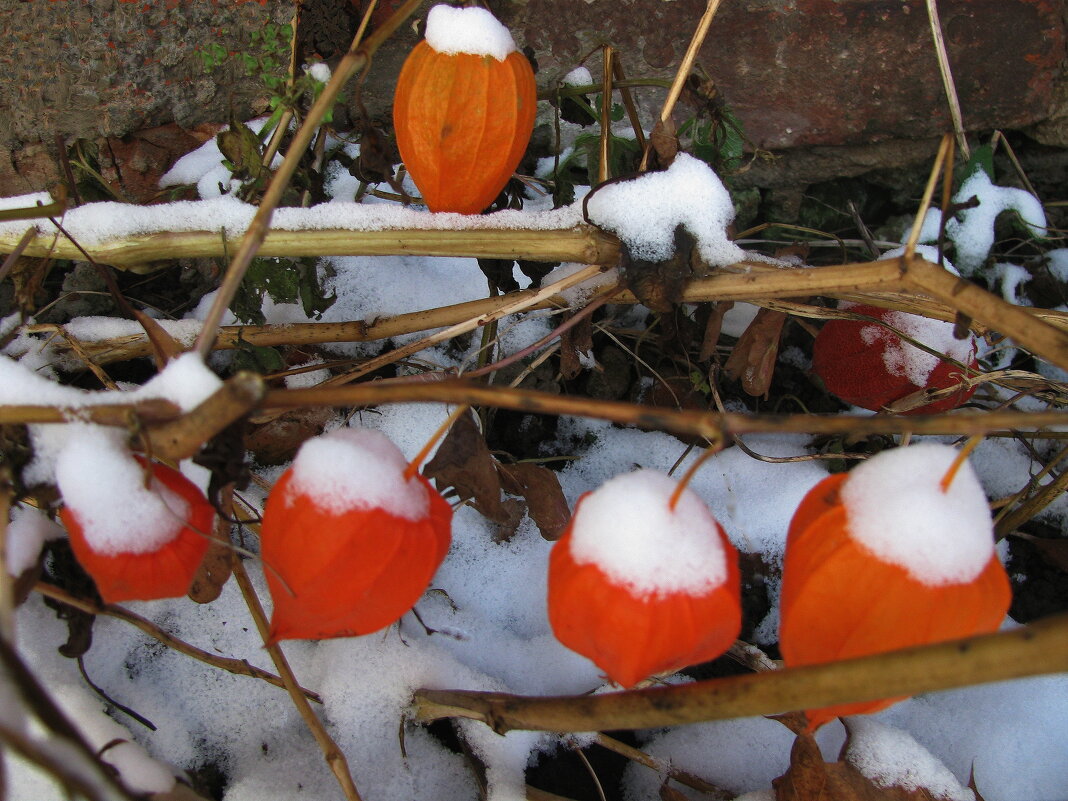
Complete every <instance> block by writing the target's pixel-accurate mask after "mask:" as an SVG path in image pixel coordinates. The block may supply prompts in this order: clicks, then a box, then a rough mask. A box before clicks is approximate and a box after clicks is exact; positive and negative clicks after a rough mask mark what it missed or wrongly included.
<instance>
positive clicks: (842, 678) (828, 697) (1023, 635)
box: [415, 614, 1068, 734]
mask: <svg viewBox="0 0 1068 801" xmlns="http://www.w3.org/2000/svg"><path fill="white" fill-rule="evenodd" d="M1064 670H1068V614H1061V615H1055V616H1052V617H1048V618H1046V619H1044V620H1042V621H1039V622H1037V623H1032V624H1030V625H1027V626H1022V627H1020V628H1018V629H1013V630H1011V631H1003V632H999V633H997V634H987V635H984V636H980V637H970V638H967V639H963V640H954V641H951V642H946V643H939V644H937V645H927V646H922V647H919V648H909V649H906V650H901V651H893V652H890V653H884V654H876V655H874V656H866V657H862V658H859V659H849V660H844V661H841V662H831V663H827V664H822V665H812V666H806V667H801V668H790V669H784V670H772V671H766V672H764V673H759V674H756V675H746V676H733V677H730V678H726V679H712V680H708V681H699V682H694V683H692V684H683V685H677V686H672V687H664V688H654V689H644V690H631V691H628V692H621V693H606V694H602V695H592V696H591V695H583V696H556V697H550V698H545V697H532V696H516V695H507V694H504V693H488V692H472V691H467V690H419V691H418V692H416V694H415V717H416V719H418V720H420V721H423V722H427V721H431V720H435V719H438V718H442V717H462V718H470V719H474V720H481V721H483V722H485V723H486V724H487V725H491V726H492V727H493V728H494V730H495V731H497V732H498V733H501V734H503V733H505V732H508V731H511V730H513V729H525V730H532V731H588V730H612V729H648V728H659V727H662V726H678V725H682V724H687V723H698V722H701V721H708V720H728V719H731V718H740V717H750V716H754V715H772V714H779V713H782V712H787V711H790V710H794V709H800V708H805V707H811V706H830V705H834V704H840V703H848V702H853V701H867V700H872V699H874V698H883V697H889V696H899V695H912V694H919V693H925V692H934V691H937V690H945V689H951V688H954V687H965V686H968V685H972V684H984V683H987V682H993V681H1001V680H1004V679H1009V678H1021V677H1023V676H1037V675H1043V674H1047V673H1059V672H1062V671H1064Z"/></svg>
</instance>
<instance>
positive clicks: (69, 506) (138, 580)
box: [59, 456, 215, 604]
mask: <svg viewBox="0 0 1068 801" xmlns="http://www.w3.org/2000/svg"><path fill="white" fill-rule="evenodd" d="M133 459H135V460H136V464H137V465H138V468H137V469H138V470H143V469H147V470H148V471H150V475H151V480H150V482H149V483H150V486H149V487H147V488H143V489H142V491H143V492H144V493H146V494H149V495H154V496H156V497H157V498H158V499H159V501H158V502H159V503H160V504H161V506H160V507H159V508H160V515H159V518H158V519H156V520H153V521H151V527H152V528H157V527H162V530H163V533H162V536H160V535H159V534H158V533H153V534H150V535H149V536H148V537H147V539H148V540H149V541H148V542H147V543H145V544H144V545H143V546H142V544H141V543H139V542H138V530H137V527H136V526H131V527H128V529H127V531H126V532H125V533H124V537H123V539H124V540H126V542H125V544H119V545H116V546H114V547H108V546H102V544H101V539H102V538H101V537H100V536H99V532H98V530H97V526H98V524H97V523H96V522H95V520H94V518H98V517H99V510H97V511H94V512H90V511H89V510H87V509H85V508H83V507H81V506H80V505H79V503H78V501H76V500H74V497H76V496H75V492H74V491H73V490H71V489H68V492H67V494H66V495H65V499H66V505H65V506H64V507H63V508H62V509H60V510H59V517H60V519H61V520H62V521H63V524H64V526H66V528H67V533H68V535H69V537H70V544H71V549H72V550H73V551H74V556H75V558H77V560H78V562H79V564H81V566H82V567H83V568H85V571H86V572H87V573H88V574H89V575H90V576H92V577H93V581H94V582H96V587H97V590H98V591H99V592H100V597H101V598H103V599H104V602H105V603H109V604H111V603H120V602H122V601H153V600H157V599H160V598H180V597H181V596H183V595H185V594H186V593H188V592H189V587H190V585H191V584H192V583H193V577H194V576H195V575H196V572H197V569H198V568H199V567H200V563H201V561H203V559H204V554H205V553H206V552H207V550H208V545H209V542H210V536H211V532H212V526H213V525H214V521H215V509H214V508H212V506H211V504H210V503H208V501H207V499H206V498H205V497H204V494H203V493H202V492H201V491H200V489H199V488H198V487H197V486H196V485H195V484H194V483H193V482H192V481H190V480H189V479H187V478H186V477H185V476H183V475H182V474H181V473H179V472H178V471H177V470H174V469H173V468H170V467H167V466H166V465H163V464H159V463H158V462H152V463H149V462H147V461H146V460H145V459H143V458H141V457H140V456H138V457H131V460H133ZM59 481H60V486H61V488H62V487H63V485H64V484H67V485H68V488H69V481H68V480H67V479H65V478H64V477H63V474H62V473H60V479H59ZM160 540H162V542H160Z"/></svg>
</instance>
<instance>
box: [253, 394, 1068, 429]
mask: <svg viewBox="0 0 1068 801" xmlns="http://www.w3.org/2000/svg"><path fill="white" fill-rule="evenodd" d="M433 401H437V402H442V403H467V404H470V405H472V406H490V407H495V408H498V409H513V410H516V411H522V412H528V413H532V414H557V415H575V416H579V417H592V418H596V419H601V420H611V421H613V422H616V423H622V424H629V425H640V426H642V427H646V428H655V429H659V430H662V431H667V432H669V433H673V434H684V435H687V436H697V437H704V438H706V439H708V440H710V441H715V440H716V439H718V438H721V437H729V436H733V435H741V434H756V433H771V432H775V433H784V434H789V433H794V434H841V433H850V432H856V433H858V434H901V433H903V432H911V433H913V434H917V435H919V434H976V433H989V432H995V431H1012V430H1027V431H1032V430H1037V429H1041V428H1044V427H1050V428H1053V427H1057V426H1064V425H1065V424H1066V422H1068V419H1066V416H1065V414H1064V413H1063V412H966V411H961V412H957V413H954V414H940V415H929V416H923V415H917V416H910V417H895V416H883V415H880V416H874V417H872V416H859V415H814V414H797V415H773V414H740V413H735V412H728V413H723V414H719V413H713V412H701V411H695V410H690V409H667V408H662V407H651V406H645V405H642V404H634V403H626V402H623V401H607V400H598V399H594V398H585V397H577V396H566V395H555V394H553V393H550V392H539V391H536V390H523V389H512V388H508V387H499V386H492V387H490V386H485V385H483V384H477V383H472V382H468V381H463V380H447V381H436V382H431V383H423V382H410V383H393V382H376V383H372V384H359V385H356V386H348V387H313V388H310V389H290V390H271V391H269V392H268V393H267V395H266V396H265V397H264V400H263V408H264V409H292V408H298V407H303V406H335V407H339V408H351V407H366V406H375V405H378V404H382V403H426V402H433Z"/></svg>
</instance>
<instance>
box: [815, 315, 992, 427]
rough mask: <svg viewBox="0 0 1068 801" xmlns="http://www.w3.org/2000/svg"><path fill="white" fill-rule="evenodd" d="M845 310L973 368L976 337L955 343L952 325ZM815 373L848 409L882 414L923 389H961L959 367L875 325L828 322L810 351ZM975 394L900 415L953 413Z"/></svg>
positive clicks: (969, 392) (970, 391)
mask: <svg viewBox="0 0 1068 801" xmlns="http://www.w3.org/2000/svg"><path fill="white" fill-rule="evenodd" d="M843 308H845V309H847V310H848V311H851V312H854V313H856V314H863V315H865V316H866V317H874V318H875V319H877V320H882V321H883V322H885V323H886V324H888V325H890V326H893V327H894V328H896V329H898V330H899V331H902V332H903V333H905V334H907V335H909V336H910V337H911V338H913V339H915V340H916V341H917V342H922V343H923V344H925V345H928V346H929V347H932V348H933V349H934V350H936V351H939V352H942V353H945V354H946V355H947V356H949V357H950V358H952V359H954V360H956V361H958V362H961V363H962V364H966V365H968V366H969V367H971V368H973V369H974V368H975V367H976V365H977V364H978V362H977V360H976V344H975V337H974V336H972V335H971V334H969V335H968V338H967V339H965V340H958V339H954V337H953V324H952V323H947V322H943V321H942V320H929V319H927V318H926V317H920V316H919V315H915V314H908V313H906V312H898V311H891V310H889V309H879V308H876V307H875V306H866V305H854V304H846V305H843ZM812 371H813V372H814V373H815V374H816V375H817V376H819V377H820V379H821V380H822V381H823V383H824V385H825V386H826V387H827V390H828V391H829V392H831V393H832V394H834V395H837V396H838V397H839V398H841V399H842V400H844V401H845V402H846V403H851V404H853V405H854V406H859V407H861V408H862V409H871V410H872V411H879V410H881V409H883V408H885V407H887V406H889V405H891V404H892V403H894V402H895V401H899V400H901V399H902V398H904V397H905V396H907V395H911V394H912V393H914V392H918V391H920V390H922V389H948V388H949V387H953V386H957V385H959V384H960V383H961V377H962V374H963V373H964V370H962V369H961V368H960V367H958V366H957V365H955V364H953V363H952V362H949V361H945V360H943V359H940V358H938V357H937V356H935V355H933V354H931V353H927V352H926V351H923V350H920V349H919V348H917V347H915V346H913V345H910V344H909V343H907V342H906V341H905V340H903V339H902V338H901V337H899V336H898V335H897V334H895V333H893V332H892V331H890V330H888V329H887V328H884V327H883V326H881V325H878V324H877V323H874V322H867V321H863V320H829V321H827V323H825V324H824V326H823V328H821V329H820V331H819V334H818V335H817V336H816V341H815V343H814V345H813V348H812ZM974 393H975V387H974V386H973V387H968V388H963V387H962V388H961V390H960V391H959V392H956V393H954V394H953V395H950V396H949V397H946V398H943V399H941V400H937V401H934V402H933V403H927V404H924V405H922V406H918V407H913V408H911V409H905V410H903V411H902V412H901V413H902V414H935V413H937V412H944V411H948V410H949V409H955V408H957V407H958V406H960V405H961V404H962V403H964V402H965V401H967V400H968V398H970V397H971V396H972V395H973V394H974Z"/></svg>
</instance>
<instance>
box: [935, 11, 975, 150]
mask: <svg viewBox="0 0 1068 801" xmlns="http://www.w3.org/2000/svg"><path fill="white" fill-rule="evenodd" d="M927 18H928V19H929V20H930V22H931V36H932V37H933V38H934V46H935V53H936V55H937V56H938V71H939V73H941V75H942V86H943V87H944V88H945V90H946V100H947V101H948V102H949V116H950V119H951V120H952V121H953V135H954V136H955V137H956V138H957V147H959V148H960V152H961V155H963V156H964V158H965V159H970V158H971V150H970V149H969V148H968V137H967V135H966V134H965V132H964V120H963V118H962V117H961V113H960V99H959V98H958V97H957V86H956V84H955V83H954V81H953V70H952V69H950V66H949V54H948V53H947V52H946V40H945V37H943V36H942V23H941V21H940V20H939V18H938V2H937V0H927Z"/></svg>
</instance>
